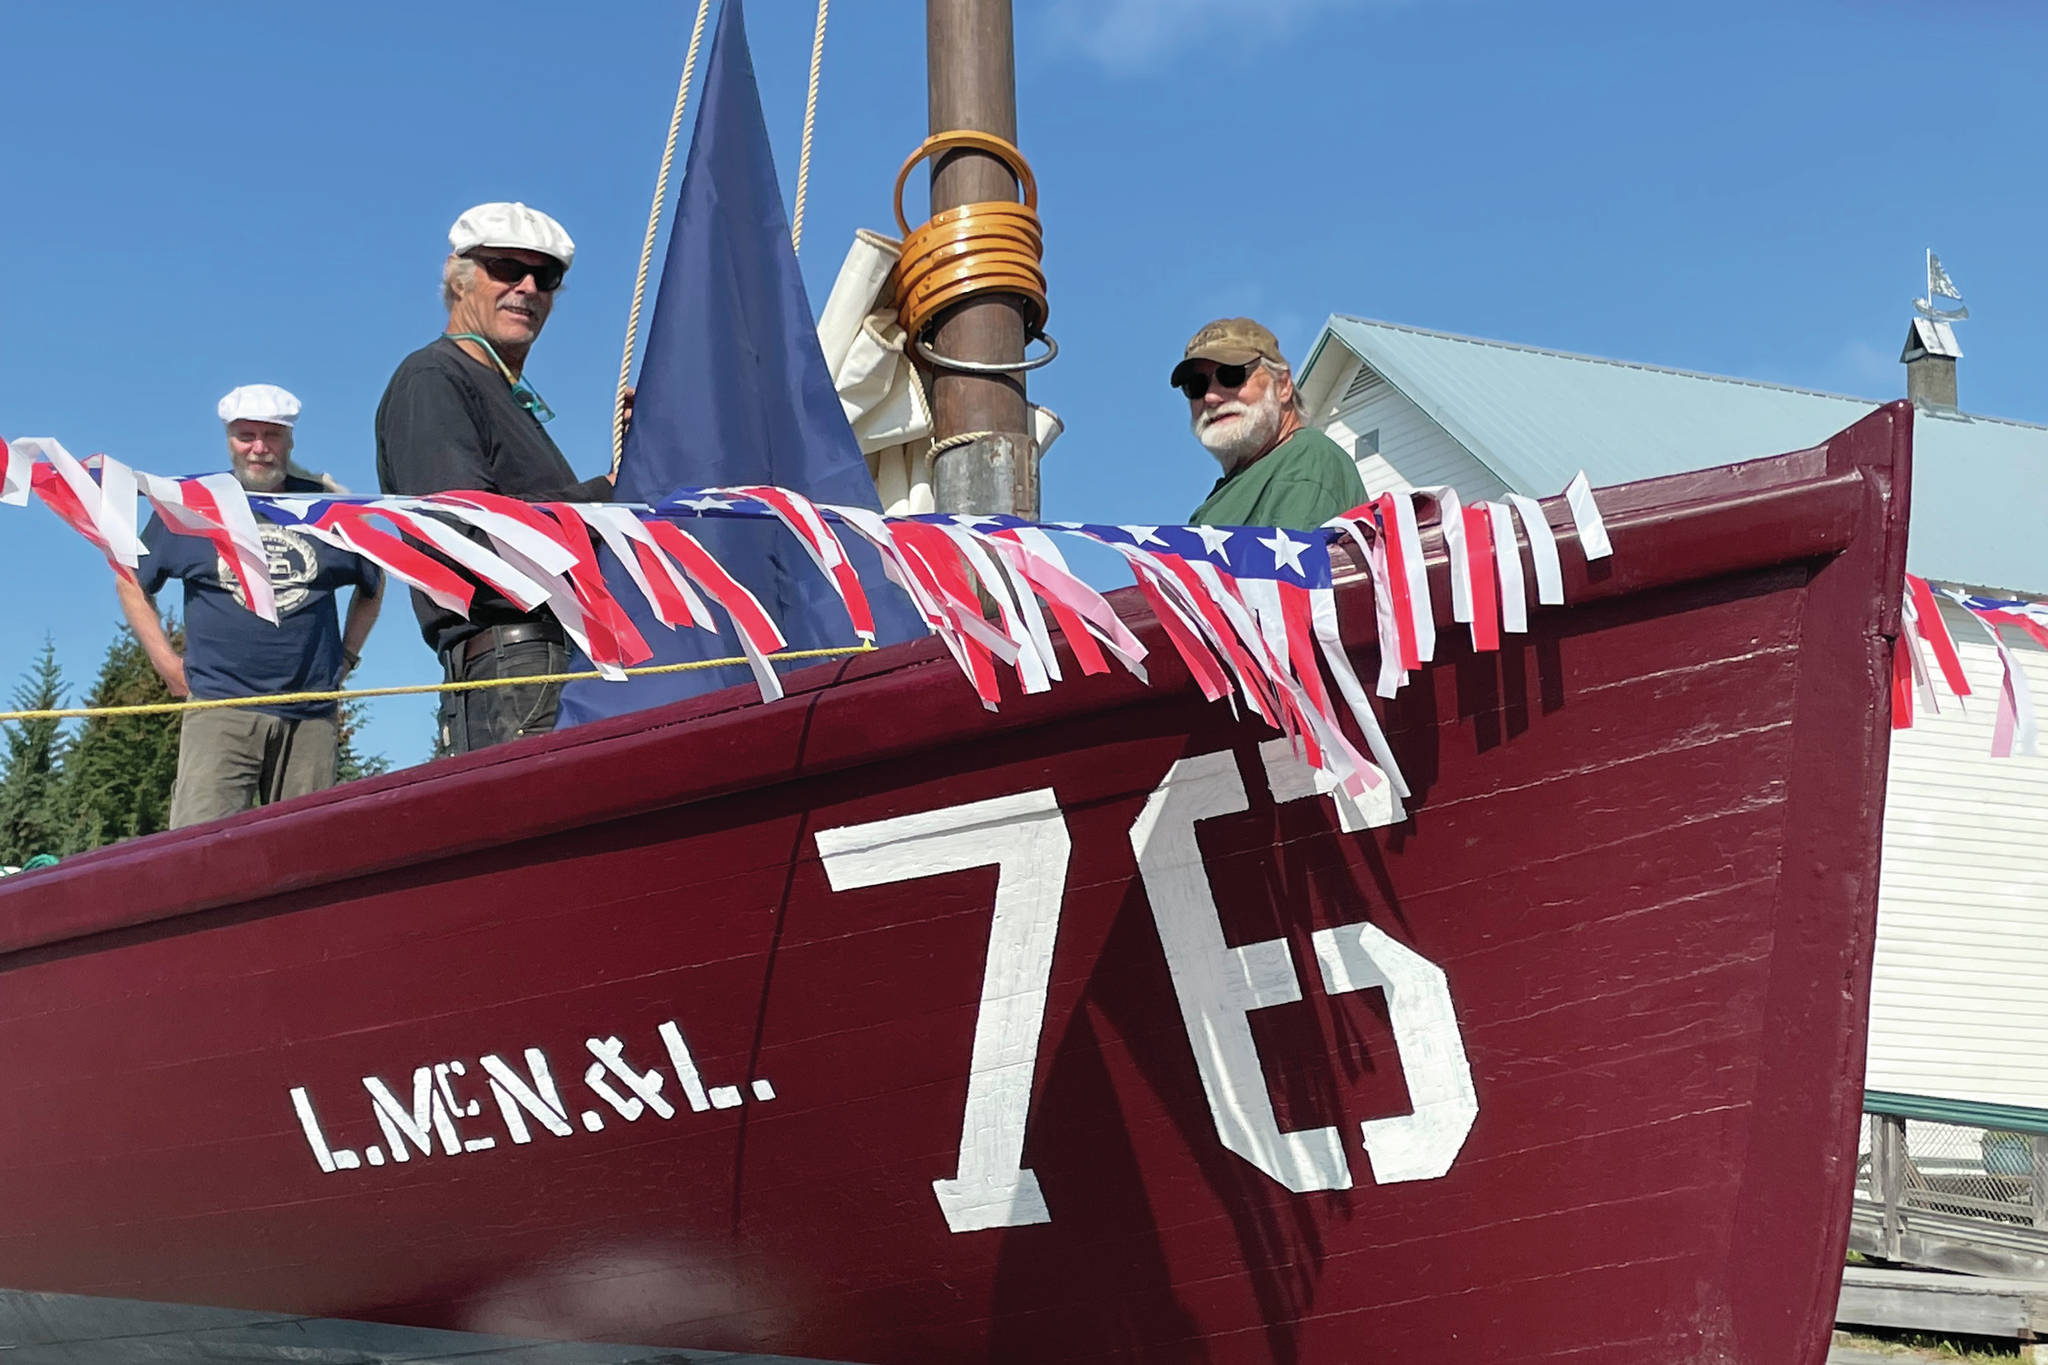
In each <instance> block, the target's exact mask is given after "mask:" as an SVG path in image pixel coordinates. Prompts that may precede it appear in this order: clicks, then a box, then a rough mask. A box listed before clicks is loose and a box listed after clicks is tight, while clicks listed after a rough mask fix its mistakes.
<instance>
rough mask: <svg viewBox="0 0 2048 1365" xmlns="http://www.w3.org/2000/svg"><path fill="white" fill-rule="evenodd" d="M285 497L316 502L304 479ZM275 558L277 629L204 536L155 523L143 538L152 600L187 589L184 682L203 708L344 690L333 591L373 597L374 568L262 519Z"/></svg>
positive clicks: (378, 579) (318, 705) (306, 714)
mask: <svg viewBox="0 0 2048 1365" xmlns="http://www.w3.org/2000/svg"><path fill="white" fill-rule="evenodd" d="M284 491H286V492H288V493H318V492H321V491H322V490H321V488H320V485H318V484H315V483H308V482H306V481H304V480H301V479H290V480H287V481H286V483H285V489H284ZM256 525H257V527H258V528H259V529H260V530H261V531H262V533H263V548H264V549H265V550H266V551H268V552H269V555H270V588H271V592H272V593H273V594H274V595H275V596H276V598H277V624H276V625H274V626H273V625H271V624H270V622H268V621H266V620H264V619H263V618H262V617H260V616H258V615H257V614H256V613H255V612H253V611H251V610H249V607H248V604H247V602H246V600H245V598H244V596H243V591H242V584H241V580H240V579H239V578H238V577H237V575H236V573H235V570H234V566H233V565H231V564H229V563H227V562H226V561H224V560H223V559H222V558H221V557H220V554H219V552H218V551H216V550H215V549H214V547H213V542H212V541H210V540H207V539H206V538H205V537H203V536H188V535H179V534H177V533H176V532H173V531H171V530H170V529H168V528H167V527H165V526H164V524H163V522H162V521H161V520H160V519H159V518H156V517H151V518H150V521H149V526H148V527H147V528H146V529H145V530H144V531H143V533H142V543H143V544H144V545H146V546H148V547H149V553H148V554H147V555H144V556H143V557H142V562H141V563H140V565H139V566H138V567H137V569H136V575H135V576H136V578H137V579H138V580H139V581H140V582H141V584H142V590H143V591H144V592H146V593H148V594H150V595H151V596H152V597H153V596H155V595H156V594H157V593H158V592H160V591H161V590H162V589H163V586H164V584H165V583H166V582H168V581H169V580H171V579H173V578H178V579H183V580H184V583H185V681H186V682H187V683H188V684H189V685H190V686H191V688H192V695H193V696H194V697H197V698H201V699H203V700H213V699H215V698H222V697H260V696H267V695H269V694H270V693H273V692H328V691H332V690H334V689H335V688H336V687H338V686H340V683H341V671H342V658H341V621H340V617H339V614H338V613H337V612H336V610H335V605H334V593H335V589H337V588H341V587H345V586H355V587H358V588H362V589H365V590H367V591H368V592H370V593H371V594H373V595H374V594H376V593H377V592H378V591H379V590H380V589H381V586H382V583H383V575H382V574H381V573H379V572H378V569H377V566H376V565H374V564H371V563H370V562H369V561H367V560H365V559H363V558H362V557H361V556H360V555H352V554H350V553H348V552H347V551H346V550H337V549H335V548H334V547H333V546H331V545H329V544H327V543H326V542H324V541H320V540H316V539H314V538H313V537H312V536H309V535H307V534H306V533H305V532H303V531H299V530H295V529H293V528H291V527H288V526H278V525H274V524H272V523H271V522H268V521H266V520H264V519H263V517H262V516H260V515H259V516H258V517H257V518H256ZM255 709H256V710H259V711H267V712H269V713H270V714H272V715H275V716H283V717H286V718H287V719H291V720H304V719H309V718H311V717H314V716H326V715H332V714H333V713H334V709H335V703H333V702H331V701H329V702H301V703H298V704H296V705H291V704H287V705H281V706H260V707H257V708H255Z"/></svg>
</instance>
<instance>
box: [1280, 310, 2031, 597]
mask: <svg viewBox="0 0 2048 1365" xmlns="http://www.w3.org/2000/svg"><path fill="white" fill-rule="evenodd" d="M1332 338H1334V339H1336V340H1337V341H1339V342H1341V343H1342V344H1343V346H1344V347H1345V348H1346V349H1348V350H1350V351H1351V352H1353V353H1355V354H1356V355H1357V356H1358V357H1359V358H1360V359H1361V360H1363V361H1364V362H1365V363H1366V364H1368V365H1370V366H1371V367H1372V368H1373V369H1374V370H1376V371H1378V372H1379V374H1380V375H1381V377H1382V378H1384V379H1385V380H1386V381H1387V382H1388V383H1389V384H1390V385H1392V386H1393V387H1394V388H1395V389H1396V390H1398V391H1399V392H1400V393H1401V394H1402V396H1404V397H1405V398H1407V399H1408V400H1409V401H1410V402H1412V403H1414V404H1415V405H1416V406H1417V407H1419V408H1421V409H1422V411H1423V412H1424V413H1425V414H1427V415H1428V416H1429V417H1430V418H1431V419H1432V420H1433V421H1435V422H1436V423H1437V424H1438V425H1439V426H1441V427H1442V428H1443V429H1444V430H1445V431H1446V432H1448V433H1449V434H1450V435H1451V437H1452V438H1453V439H1454V440H1456V441H1457V442H1458V444H1460V445H1461V446H1463V447H1464V448H1465V449H1466V450H1468V451H1470V452H1471V454H1472V455H1473V457H1474V458H1475V459H1477V460H1479V461H1480V462H1481V463H1482V464H1484V465H1486V466H1487V467H1488V468H1489V469H1491V470H1492V471H1493V472H1494V473H1495V474H1496V475H1498V476H1499V477H1500V478H1501V480H1502V481H1503V482H1505V483H1506V484H1508V486H1509V487H1511V488H1514V489H1515V490H1516V491H1518V492H1524V493H1529V494H1531V495H1535V496H1548V495H1549V494H1552V493H1555V492H1557V491H1558V490H1559V489H1561V488H1563V487H1564V486H1565V484H1566V483H1568V482H1569V481H1570V480H1571V477H1572V475H1573V474H1575V473H1577V472H1578V471H1579V470H1581V469H1583V470H1585V471H1586V476H1587V477H1588V478H1589V479H1591V480H1592V481H1593V483H1594V485H1595V486H1600V485H1604V484H1614V483H1627V482H1630V481H1631V480H1634V479H1646V478H1652V477H1655V476H1657V475H1660V474H1673V473H1677V472H1679V471H1681V470H1686V469H1700V468H1704V467H1706V466H1709V465H1717V464H1729V463H1732V462H1733V461H1736V460H1746V459H1752V458H1755V457H1757V456H1762V455H1775V454H1778V453H1779V452H1781V451H1786V450H1798V449H1800V448H1802V447H1804V446H1810V445H1815V444H1817V443H1819V442H1820V441H1822V440H1824V439H1826V438H1827V437H1829V436H1832V435H1833V434H1834V433H1836V432H1837V431H1840V430H1841V429H1842V428H1844V427H1846V426H1848V425H1850V424H1851V423H1853V422H1855V421H1856V420H1857V419H1858V418H1860V417H1862V416H1863V415H1864V414H1866V413H1868V412H1869V411H1870V410H1871V409H1872V408H1874V407H1876V406H1878V404H1879V403H1881V402H1886V401H1889V400H1886V399H1872V398H1850V397H1847V396H1844V395H1842V394H1834V393H1822V392H1820V391H1818V390H1815V389H1799V388H1792V387H1790V386H1787V385H1782V384H1763V383H1758V382H1757V381H1755V380H1749V379H1730V378H1727V377H1725V376H1722V375H1713V374H1700V373H1696V372H1694V371H1690V370H1673V369H1666V368H1664V367H1662V366H1658V365H1641V364H1636V363H1634V362H1631V361H1623V360H1607V359H1603V358H1601V357H1598V356H1586V355H1573V354H1571V353H1569V352H1566V351H1550V350H1544V349H1541V348H1539V347H1534V346H1518V345H1513V344H1510V343H1508V342H1501V341H1487V340H1484V339H1482V338H1478V337H1464V336H1455V335H1452V334H1451V333H1448V332H1432V331H1428V330H1425V329H1423V328H1419V327H1404V326H1400V325H1399V324H1396V323H1390V322H1376V321H1373V320H1371V319H1368V318H1354V317H1346V316H1343V315H1341V314H1339V315H1337V316H1333V317H1332V318H1331V319H1330V320H1329V321H1328V322H1327V323H1325V324H1324V326H1323V332H1322V334H1321V335H1320V336H1319V337H1318V338H1317V339H1316V344H1315V348H1314V350H1313V351H1312V352H1311V353H1310V356H1309V362H1308V364H1307V365H1306V366H1304V367H1303V378H1304V379H1307V377H1308V373H1309V371H1310V370H1312V369H1314V368H1315V367H1316V366H1317V364H1318V362H1319V361H1321V360H1322V358H1323V352H1324V350H1325V347H1326V346H1327V344H1328V343H1329V341H1330V340H1331V339H1332ZM1913 436H1914V441H1913V446H1914V452H1913V453H1914V460H1913V526H1912V532H1911V540H1910V542H1909V546H1908V558H1909V560H1910V561H1911V562H1912V565H1913V569H1914V572H1916V573H1921V574H1924V575H1925V576H1927V577H1929V578H1935V579H1939V580H1941V581H1943V582H1952V583H1967V584H1970V585H1972V586H1979V587H1999V588H2005V589H2008V590H2017V591H2028V592H2029V595H2041V594H2038V593H2035V592H2033V591H2032V590H2035V589H2043V588H2048V545H2044V544H2043V543H2042V542H2043V539H2044V533H2048V427H2041V426H2035V425H2032V424H2031V423H2026V422H2011V421H2006V420H2003V419H2001V418H1995V417H1980V416H1976V415H1974V414H1968V413H1944V412H1939V411H1928V410H1926V409H1922V410H1920V411H1919V412H1918V413H1916V414H1915V417H1914V423H1913Z"/></svg>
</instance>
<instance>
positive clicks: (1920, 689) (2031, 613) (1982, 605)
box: [1892, 574, 2048, 758]
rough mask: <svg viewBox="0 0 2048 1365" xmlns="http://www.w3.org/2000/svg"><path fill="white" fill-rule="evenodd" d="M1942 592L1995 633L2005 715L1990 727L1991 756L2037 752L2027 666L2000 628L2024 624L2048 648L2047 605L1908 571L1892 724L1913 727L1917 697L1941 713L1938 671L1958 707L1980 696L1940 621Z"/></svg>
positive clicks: (2000, 705) (1894, 675) (2000, 697)
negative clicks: (1936, 582)
mask: <svg viewBox="0 0 2048 1365" xmlns="http://www.w3.org/2000/svg"><path fill="white" fill-rule="evenodd" d="M1937 591H1938V592H1939V593H1940V595H1941V596H1943V597H1946V598H1948V599H1949V600H1950V601H1952V602H1954V603H1956V604H1957V605H1958V606H1960V607H1962V608H1963V609H1964V610H1965V611H1967V612H1969V613H1970V615H1971V616H1972V617H1974V618H1975V619H1976V621H1977V624H1978V625H1980V626H1982V627H1983V628H1984V633H1985V634H1986V635H1988V636H1989V637H1990V638H1991V645H1992V648H1994V649H1996V650H1997V651H1998V662H1999V669H2000V676H1999V686H1998V712H1997V715H1996V717H1995V718H1994V720H1993V722H1992V727H1991V756H1992V757H1993V758H2011V757H2012V756H2013V755H2014V754H2025V755H2028V756H2030V757H2031V756H2037V755H2038V754H2039V753H2040V748H2039V744H2038V740H2039V734H2038V728H2037V726H2036V723H2035V719H2034V701H2033V695H2032V692H2031V691H2030V690H2029V688H2028V686H2027V674H2026V670H2025V669H2024V668H2022V667H2021V665H2020V661H2019V660H2018V659H2017V658H2016V657H2015V656H2014V655H2013V652H2012V649H2011V647H2010V646H2008V645H2007V644H2006V642H2005V640H2004V639H2003V638H2002V637H2001V636H2000V635H1999V633H1998V632H1999V628H2000V627H2001V626H2017V627H2018V628H2019V629H2021V630H2023V631H2025V632H2026V633H2027V634H2028V635H2030V636H2032V637H2033V638H2034V640H2035V642H2036V643H2038V644H2040V645H2042V646H2043V647H2044V648H2048V602H2027V601H2023V600H2020V599H2017V598H2006V597H1986V596H1983V595H1981V594H1977V593H1966V592H1961V591H1959V590H1957V589H1955V588H1941V589H1936V588H1935V587H1934V586H1933V585H1932V584H1930V583H1928V582H1927V580H1926V579H1924V578H1919V577H1917V576H1915V575H1913V574H1907V575H1906V610H1905V630H1904V631H1903V632H1901V635H1900V645H1901V646H1902V647H1901V648H1900V649H1898V650H1897V651H1896V652H1895V653H1894V655H1893V656H1892V727H1893V728H1894V729H1898V730H1905V729H1910V728H1911V727H1912V724H1913V717H1914V704H1915V698H1916V697H1917V698H1918V700H1919V702H1920V703H1921V704H1923V705H1925V706H1926V707H1927V709H1928V711H1929V712H1930V713H1933V714H1939V713H1940V710H1941V702H1940V697H1939V695H1938V691H1937V689H1936V687H1935V685H1934V679H1935V676H1936V673H1937V670H1938V672H1939V675H1940V677H1941V680H1942V683H1943V685H1944V686H1945V687H1946V688H1947V689H1948V692H1949V695H1950V696H1951V697H1953V698H1955V700H1956V703H1957V705H1959V706H1960V705H1962V704H1963V700H1962V699H1963V698H1965V697H1969V696H1974V695H1975V693H1974V692H1972V690H1971V688H1970V680H1969V679H1968V678H1966V677H1964V676H1963V662H1962V656H1961V654H1960V652H1959V651H1958V650H1957V649H1956V643H1955V640H1954V638H1953V637H1952V636H1950V634H1949V633H1948V626H1947V624H1946V623H1945V622H1943V620H1942V619H1941V609H1940V606H1939V604H1938V603H1937V602H1936V601H1935V595H1936V593H1937Z"/></svg>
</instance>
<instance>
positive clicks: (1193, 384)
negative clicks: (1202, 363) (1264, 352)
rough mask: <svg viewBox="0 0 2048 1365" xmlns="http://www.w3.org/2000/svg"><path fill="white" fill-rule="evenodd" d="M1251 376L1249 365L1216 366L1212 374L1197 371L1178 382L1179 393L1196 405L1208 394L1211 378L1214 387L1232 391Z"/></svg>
mask: <svg viewBox="0 0 2048 1365" xmlns="http://www.w3.org/2000/svg"><path fill="white" fill-rule="evenodd" d="M1251 374H1252V367H1251V366H1249V365H1218V366H1217V367H1216V368H1215V370H1214V371H1213V372H1212V374H1203V373H1202V372H1201V371H1200V370H1197V371H1195V372H1194V373H1193V374H1191V375H1189V376H1188V377H1187V378H1186V379H1183V380H1181V381H1180V391H1181V392H1182V393H1184V394H1186V395H1187V396H1188V401H1189V402H1190V403H1198V402H1200V401H1201V400H1202V396H1203V395H1204V394H1206V393H1208V392H1209V384H1210V381H1211V378H1212V377H1213V379H1214V381H1215V384H1216V387H1218V388H1221V389H1234V388H1237V387H1238V386H1240V385H1241V384H1243V383H1244V381H1245V380H1247V379H1249V378H1251Z"/></svg>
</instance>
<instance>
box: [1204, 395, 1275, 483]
mask: <svg viewBox="0 0 2048 1365" xmlns="http://www.w3.org/2000/svg"><path fill="white" fill-rule="evenodd" d="M1238 414H1241V415H1239V416H1238V418H1237V420H1236V421H1234V422H1224V423H1221V424H1220V425H1219V424H1218V423H1217V421H1216V419H1217V418H1219V417H1229V416H1232V415H1238ZM1189 426H1190V428H1191V429H1192V430H1193V431H1194V433H1195V439H1196V440H1198V441H1200V442H1201V443H1202V448H1203V449H1204V450H1207V451H1208V452H1209V453H1210V454H1211V455H1214V456H1215V457H1216V463H1218V464H1220V465H1222V466H1223V472H1224V473H1225V474H1228V473H1230V472H1231V471H1232V470H1234V469H1236V468H1237V467H1238V466H1239V465H1241V464H1243V463H1244V462H1245V461H1246V460H1249V459H1251V458H1252V457H1253V456H1254V455H1258V454H1260V453H1262V452H1263V451H1264V450H1265V449H1266V447H1267V446H1269V445H1271V444H1272V443H1273V438H1274V437H1275V436H1277V435H1279V434H1280V395H1279V393H1278V391H1277V390H1276V389H1274V388H1270V387H1269V388H1268V389H1267V390H1266V396H1265V397H1264V398H1261V399H1260V400H1259V401H1258V402H1256V403H1225V404H1223V406H1221V407H1219V408H1215V409H1213V410H1210V411H1206V412H1203V413H1200V414H1199V415H1197V416H1196V417H1195V418H1194V420H1193V421H1192V422H1190V423H1189Z"/></svg>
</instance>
